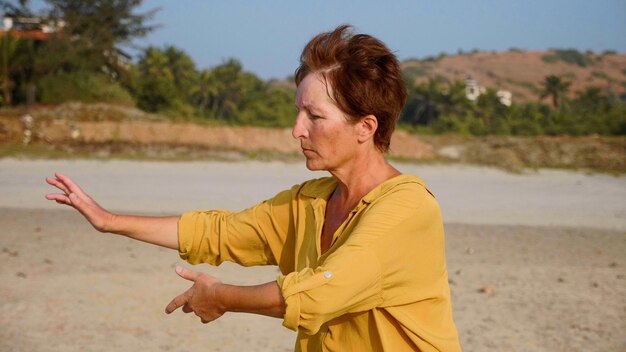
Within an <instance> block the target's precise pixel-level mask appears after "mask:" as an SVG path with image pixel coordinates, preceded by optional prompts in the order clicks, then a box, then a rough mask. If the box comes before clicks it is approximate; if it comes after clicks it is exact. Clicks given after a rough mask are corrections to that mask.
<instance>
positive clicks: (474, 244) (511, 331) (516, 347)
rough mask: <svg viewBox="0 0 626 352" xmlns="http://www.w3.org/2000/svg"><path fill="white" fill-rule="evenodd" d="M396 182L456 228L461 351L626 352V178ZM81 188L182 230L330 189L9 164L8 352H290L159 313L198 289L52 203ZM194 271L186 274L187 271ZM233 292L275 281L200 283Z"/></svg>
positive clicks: (491, 176) (239, 277)
mask: <svg viewBox="0 0 626 352" xmlns="http://www.w3.org/2000/svg"><path fill="white" fill-rule="evenodd" d="M398 167H399V168H400V169H401V170H402V171H404V172H408V173H415V174H417V175H420V176H421V177H422V178H424V179H425V180H426V182H427V183H428V184H429V186H430V188H431V189H432V190H433V191H434V193H435V194H436V195H437V198H438V200H439V202H440V204H441V207H442V211H443V214H444V219H445V223H446V243H447V261H448V270H449V273H450V280H451V281H450V287H451V291H452V297H453V308H454V317H455V320H456V323H457V326H458V328H459V333H460V338H461V344H462V346H463V348H464V350H465V351H589V350H593V351H624V350H626V333H625V331H626V270H625V268H626V201H624V199H626V177H623V176H622V177H613V176H606V175H588V174H583V173H577V172H565V171H551V170H540V171H539V172H533V173H528V174H523V175H514V174H508V173H504V172H502V171H499V170H494V169H488V168H477V167H467V166H439V165H408V164H399V165H398ZM56 170H59V171H64V172H65V173H66V174H68V175H70V176H72V177H74V178H75V179H76V180H77V181H79V182H80V183H81V184H82V185H83V187H84V188H85V189H86V190H87V191H89V192H90V193H91V194H92V195H93V196H94V197H95V198H96V199H97V200H98V201H99V202H100V203H101V204H102V205H104V206H106V207H108V208H110V209H116V210H119V211H124V212H139V213H151V214H176V213H179V212H181V211H184V210H187V209H197V208H228V209H241V208H243V207H246V206H248V205H251V204H253V203H254V202H256V201H258V200H261V199H263V198H266V197H269V196H271V195H273V194H274V193H276V192H277V191H279V190H282V189H284V188H286V187H289V186H290V185H292V184H295V183H298V182H301V181H302V180H304V179H308V178H311V177H320V176H323V175H324V174H323V173H310V172H308V171H307V170H306V169H305V168H304V167H303V166H302V165H300V164H285V163H257V162H245V163H218V162H190V163H164V162H128V161H106V162H103V161H81V160H79V161H65V160H61V161H43V160H40V161H32V160H15V159H2V160H0V194H1V195H2V196H1V197H0V263H1V264H2V265H1V266H0V351H110V350H116V351H134V350H146V351H160V350H162V351H170V350H171V351H289V350H291V349H292V348H293V342H294V338H295V333H294V332H292V331H290V330H287V329H285V328H283V327H282V326H281V321H280V320H278V319H273V318H267V317H262V316H255V315H249V314H235V313H230V314H227V315H226V316H224V317H223V318H221V319H220V320H218V321H216V322H213V323H211V324H207V325H203V324H201V323H200V322H199V321H198V320H197V318H196V317H195V316H193V315H185V314H182V313H175V314H173V315H171V316H167V315H165V314H164V313H163V309H164V308H165V305H166V304H167V303H168V302H169V301H170V300H171V299H172V298H173V297H174V296H175V295H177V294H178V293H180V292H182V291H183V290H185V289H186V288H187V287H188V286H189V285H188V284H187V282H185V281H184V280H182V279H179V278H178V277H177V276H176V275H175V273H174V272H173V267H174V265H175V264H177V263H181V261H180V259H179V258H178V256H177V254H176V253H175V252H174V251H171V250H166V249H161V248H158V247H154V246H150V245H146V244H143V243H138V242H133V241H131V240H128V239H126V238H122V237H119V236H114V235H109V234H101V233H98V232H96V231H95V230H93V229H92V228H91V227H90V226H89V225H88V224H86V223H85V222H84V221H83V220H82V218H81V217H80V216H79V215H78V214H75V213H74V212H72V211H71V210H69V209H68V208H66V207H61V206H59V205H57V204H55V203H50V202H46V201H45V200H44V199H43V194H45V193H46V192H48V191H49V188H48V187H47V186H46V185H45V184H44V182H43V178H44V177H45V176H47V175H50V174H52V173H53V172H54V171H56ZM185 265H186V264H185ZM195 268H196V269H198V270H201V271H204V272H208V273H212V274H214V275H216V276H217V277H219V278H221V279H222V280H224V281H226V282H230V283H240V284H255V283H260V282H265V281H269V280H272V279H274V278H275V277H276V275H277V273H278V272H277V270H276V268H273V267H256V268H240V267H238V266H236V265H233V264H230V265H227V264H225V265H223V266H221V267H218V268H214V267H210V266H208V265H200V266H196V267H195Z"/></svg>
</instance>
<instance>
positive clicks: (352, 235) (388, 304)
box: [178, 175, 461, 351]
mask: <svg viewBox="0 0 626 352" xmlns="http://www.w3.org/2000/svg"><path fill="white" fill-rule="evenodd" d="M336 186H337V181H336V180H335V179H334V178H332V177H326V178H321V179H316V180H311V181H307V182H305V183H303V184H301V185H296V186H294V187H292V188H291V189H290V190H287V191H283V192H281V193H279V194H278V195H276V196H275V197H273V198H271V199H269V200H267V201H264V202H262V203H260V204H258V205H256V206H254V207H252V208H249V209H246V210H244V211H241V212H236V213H231V212H227V211H206V212H204V211H193V212H187V213H185V214H183V215H182V216H181V218H180V220H179V223H178V228H179V248H180V250H179V251H180V256H181V258H183V259H185V260H187V261H188V262H189V263H191V264H198V263H210V264H212V265H219V264H220V263H222V262H223V261H232V262H235V263H239V264H241V265H245V266H251V265H278V266H279V268H280V270H281V272H282V275H280V276H279V277H278V279H277V282H278V285H279V286H280V288H281V291H282V294H283V297H284V299H285V303H286V306H287V308H286V314H285V317H284V322H283V325H284V326H286V327H288V328H290V329H293V330H297V331H298V339H297V341H296V348H295V349H296V351H383V350H384V351H405V350H406V351H415V350H418V351H460V350H461V348H460V345H459V342H458V336H457V331H456V327H455V325H454V322H453V320H452V306H451V303H450V289H449V287H448V274H447V270H446V263H445V253H444V250H445V245H444V235H443V222H442V219H441V212H440V210H439V206H438V204H437V202H436V201H435V198H434V197H433V196H432V194H431V193H430V192H429V191H428V189H426V187H425V185H424V183H423V181H422V180H420V179H419V178H418V177H416V176H413V175H400V176H397V177H394V178H392V179H390V180H387V181H386V182H384V183H382V184H380V185H379V186H377V187H376V188H374V189H373V190H372V191H371V192H369V193H368V194H367V195H366V196H365V197H363V199H361V201H360V202H359V204H358V205H357V206H356V207H355V208H354V210H352V212H351V213H350V215H349V216H348V218H347V219H346V220H345V221H344V223H343V224H342V225H341V226H340V227H339V228H338V229H337V231H336V232H335V234H334V236H333V242H332V246H331V247H330V249H329V250H328V251H327V252H326V253H324V254H323V255H321V254H320V253H321V251H320V236H321V231H322V226H323V224H324V214H325V208H326V202H327V200H328V198H329V197H330V195H331V193H332V192H333V190H334V189H335V187H336Z"/></svg>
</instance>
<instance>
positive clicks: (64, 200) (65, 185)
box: [46, 172, 115, 232]
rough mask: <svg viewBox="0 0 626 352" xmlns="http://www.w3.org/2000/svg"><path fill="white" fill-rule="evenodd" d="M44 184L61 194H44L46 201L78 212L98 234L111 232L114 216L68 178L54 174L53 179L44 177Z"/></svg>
mask: <svg viewBox="0 0 626 352" xmlns="http://www.w3.org/2000/svg"><path fill="white" fill-rule="evenodd" d="M46 182H47V183H48V184H50V185H52V186H54V187H56V188H58V189H59V190H61V192H63V193H49V194H46V199H48V200H54V201H56V202H57V203H59V204H65V205H69V206H70V207H72V208H74V209H76V210H78V211H79V212H80V213H81V214H83V216H84V217H85V219H87V221H89V223H90V224H91V225H92V226H93V227H94V228H95V229H96V230H98V231H100V232H108V231H111V225H112V222H113V221H114V219H115V214H113V213H111V212H109V211H107V210H106V209H104V208H102V207H101V206H100V205H99V204H98V203H96V201H95V200H93V199H92V198H91V197H90V196H89V195H87V193H85V192H84V191H83V190H82V189H81V188H80V186H78V185H77V184H76V183H75V182H74V181H72V180H71V179H70V178H69V177H67V176H64V175H62V174H60V173H58V172H56V173H55V174H54V178H52V177H46Z"/></svg>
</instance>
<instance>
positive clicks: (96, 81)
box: [38, 72, 135, 106]
mask: <svg viewBox="0 0 626 352" xmlns="http://www.w3.org/2000/svg"><path fill="white" fill-rule="evenodd" d="M38 86H39V91H40V94H41V97H40V101H41V102H42V103H54V104H59V103H63V102H66V101H84V102H108V103H115V104H121V105H127V106H134V104H135V103H134V100H133V98H132V97H131V95H130V94H129V93H128V91H126V90H125V89H124V88H122V86H120V85H119V84H118V83H117V82H114V81H111V80H110V79H109V78H108V77H107V76H105V75H104V74H100V73H91V72H73V73H61V74H56V75H50V76H45V77H44V78H42V79H41V80H40V81H39V82H38Z"/></svg>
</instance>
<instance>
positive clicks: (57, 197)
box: [46, 193, 70, 205]
mask: <svg viewBox="0 0 626 352" xmlns="http://www.w3.org/2000/svg"><path fill="white" fill-rule="evenodd" d="M46 199H47V200H55V201H57V202H62V203H63V204H68V205H69V204H70V199H69V197H68V196H67V195H66V194H59V193H50V194H46Z"/></svg>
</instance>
